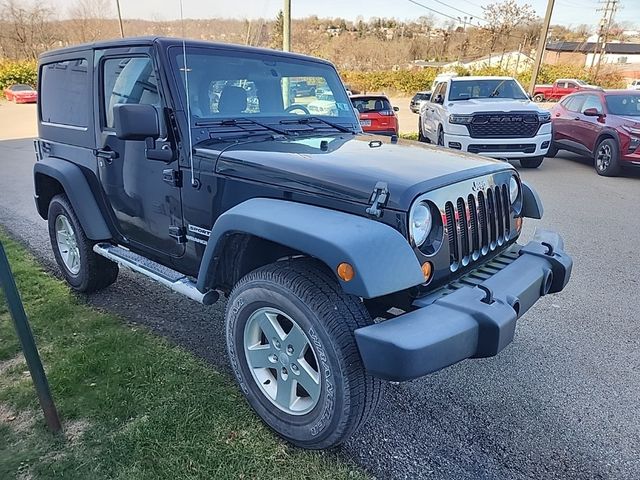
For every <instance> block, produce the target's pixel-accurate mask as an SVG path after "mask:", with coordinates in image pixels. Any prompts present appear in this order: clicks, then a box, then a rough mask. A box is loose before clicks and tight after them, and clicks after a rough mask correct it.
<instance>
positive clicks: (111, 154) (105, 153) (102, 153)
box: [93, 149, 118, 160]
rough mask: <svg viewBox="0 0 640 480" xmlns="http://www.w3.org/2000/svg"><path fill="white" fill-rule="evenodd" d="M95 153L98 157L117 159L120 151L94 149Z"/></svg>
mask: <svg viewBox="0 0 640 480" xmlns="http://www.w3.org/2000/svg"><path fill="white" fill-rule="evenodd" d="M93 153H94V155H95V156H96V157H98V158H104V159H105V160H115V159H116V158H118V152H115V151H113V150H103V149H98V150H94V151H93Z"/></svg>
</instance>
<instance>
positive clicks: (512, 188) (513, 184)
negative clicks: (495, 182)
mask: <svg viewBox="0 0 640 480" xmlns="http://www.w3.org/2000/svg"><path fill="white" fill-rule="evenodd" d="M519 196H520V184H519V183H518V180H517V179H516V177H511V180H509V201H510V202H511V205H513V204H514V203H516V201H517V200H518V197H519Z"/></svg>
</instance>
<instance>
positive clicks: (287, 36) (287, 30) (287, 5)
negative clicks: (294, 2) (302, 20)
mask: <svg viewBox="0 0 640 480" xmlns="http://www.w3.org/2000/svg"><path fill="white" fill-rule="evenodd" d="M282 13H283V19H282V50H283V51H285V52H290V51H291V0H284V9H283V10H282Z"/></svg>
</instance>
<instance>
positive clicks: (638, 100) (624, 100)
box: [605, 94, 640, 117]
mask: <svg viewBox="0 0 640 480" xmlns="http://www.w3.org/2000/svg"><path fill="white" fill-rule="evenodd" d="M605 101H606V102H607V110H608V111H609V113H611V114H613V115H625V116H629V117H640V95H634V94H628V95H607V96H606V97H605Z"/></svg>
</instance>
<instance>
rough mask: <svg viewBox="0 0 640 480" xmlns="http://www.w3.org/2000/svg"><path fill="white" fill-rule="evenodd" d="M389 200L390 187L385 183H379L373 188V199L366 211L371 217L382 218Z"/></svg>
mask: <svg viewBox="0 0 640 480" xmlns="http://www.w3.org/2000/svg"><path fill="white" fill-rule="evenodd" d="M388 200H389V187H388V186H387V184H386V183H385V182H378V183H376V186H375V187H373V192H371V197H370V198H369V207H367V209H366V210H365V211H366V212H367V213H368V214H369V215H371V216H374V217H377V218H380V217H381V216H382V209H383V208H384V207H385V206H386V205H387V201H388Z"/></svg>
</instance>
